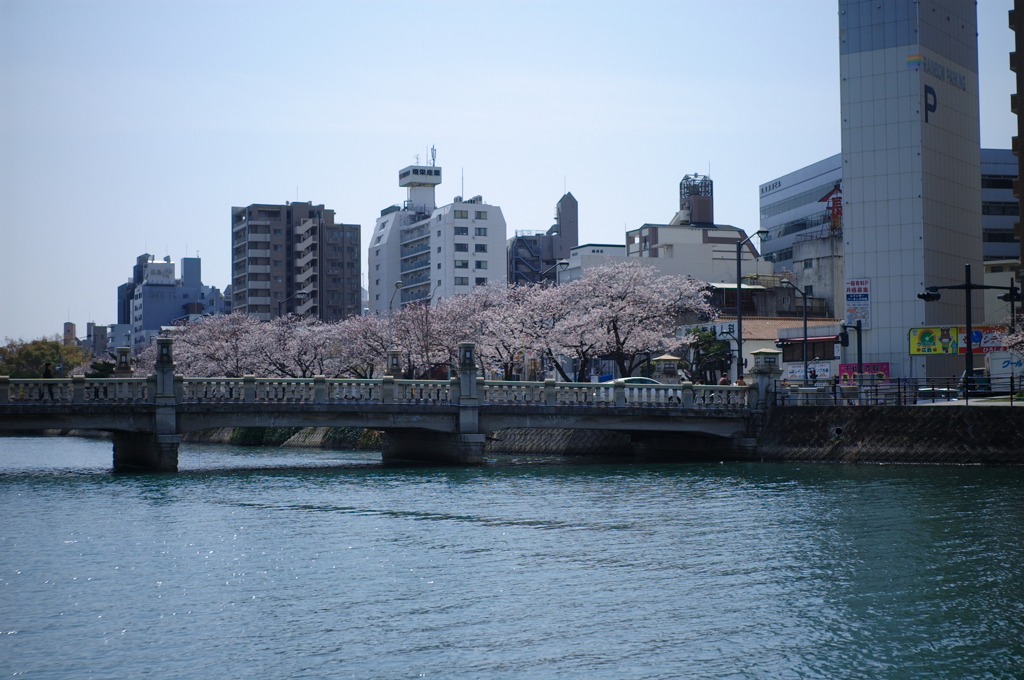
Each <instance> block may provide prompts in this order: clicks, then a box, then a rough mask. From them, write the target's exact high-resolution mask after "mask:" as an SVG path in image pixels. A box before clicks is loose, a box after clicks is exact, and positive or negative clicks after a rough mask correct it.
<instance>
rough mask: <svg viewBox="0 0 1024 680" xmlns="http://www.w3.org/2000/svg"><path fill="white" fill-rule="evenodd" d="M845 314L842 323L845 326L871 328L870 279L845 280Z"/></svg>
mask: <svg viewBox="0 0 1024 680" xmlns="http://www.w3.org/2000/svg"><path fill="white" fill-rule="evenodd" d="M845 288H846V299H845V302H846V304H845V306H844V307H845V309H846V314H845V317H844V321H843V323H845V324H846V325H847V326H856V325H857V322H858V321H860V327H861V328H864V329H868V328H871V279H847V280H846V287H845Z"/></svg>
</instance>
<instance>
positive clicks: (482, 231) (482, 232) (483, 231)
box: [476, 227, 487, 236]
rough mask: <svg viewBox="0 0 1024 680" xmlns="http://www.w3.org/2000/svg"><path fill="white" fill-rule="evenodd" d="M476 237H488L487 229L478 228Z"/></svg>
mask: <svg viewBox="0 0 1024 680" xmlns="http://www.w3.org/2000/svg"><path fill="white" fill-rule="evenodd" d="M476 235H477V236H487V227H477V228H476Z"/></svg>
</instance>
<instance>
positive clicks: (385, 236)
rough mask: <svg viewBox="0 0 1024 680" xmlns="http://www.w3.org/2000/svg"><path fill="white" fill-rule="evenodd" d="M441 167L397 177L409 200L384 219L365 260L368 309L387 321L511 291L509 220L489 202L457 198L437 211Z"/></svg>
mask: <svg viewBox="0 0 1024 680" xmlns="http://www.w3.org/2000/svg"><path fill="white" fill-rule="evenodd" d="M441 178H442V175H441V168H440V167H438V166H436V165H410V166H408V167H406V168H402V169H401V170H399V171H398V186H400V187H406V189H407V191H408V194H407V199H406V201H405V203H404V204H403V205H402V206H398V205H393V206H391V207H389V208H385V209H384V210H382V211H381V214H380V217H379V218H378V219H377V223H376V224H375V225H374V228H373V236H371V237H370V243H369V244H368V254H367V258H366V263H367V274H368V281H369V286H368V288H369V298H370V299H369V309H370V311H371V312H374V313H387V312H388V310H390V309H397V308H398V307H399V306H401V305H404V304H411V303H414V302H419V301H433V300H439V299H441V298H443V297H450V296H452V295H459V294H464V293H468V292H469V291H471V290H472V289H473V287H474V286H485V285H487V284H489V283H498V282H500V283H505V281H506V277H507V268H506V254H505V217H504V216H503V215H502V213H501V208H499V207H498V206H496V205H489V204H487V203H485V202H484V199H483V197H482V196H474V197H472V198H470V199H466V200H464V199H463V198H462V196H456V197H455V199H454V200H453V201H452V202H451V203H449V204H448V205H443V206H440V207H439V206H437V204H436V201H435V198H434V191H435V187H437V185H438V184H440V183H441Z"/></svg>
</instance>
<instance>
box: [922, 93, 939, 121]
mask: <svg viewBox="0 0 1024 680" xmlns="http://www.w3.org/2000/svg"><path fill="white" fill-rule="evenodd" d="M937 106H938V99H937V98H936V97H935V88H933V87H932V86H931V85H925V86H924V122H926V123H927V122H928V114H929V113H935V109H936V107H937Z"/></svg>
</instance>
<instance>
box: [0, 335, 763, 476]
mask: <svg viewBox="0 0 1024 680" xmlns="http://www.w3.org/2000/svg"><path fill="white" fill-rule="evenodd" d="M157 342H158V343H159V347H158V356H159V359H158V361H157V364H156V372H155V374H154V375H150V376H149V377H147V378H100V379H89V378H85V377H83V376H74V377H72V378H71V379H62V380H12V379H9V378H7V377H4V376H0V431H3V430H7V431H17V430H42V429H92V430H106V431H109V432H111V433H112V434H113V441H114V467H115V469H148V470H158V471H176V470H177V465H178V445H179V444H180V442H181V436H182V435H183V434H186V433H188V432H195V431H198V430H206V429H210V428H216V427H316V426H332V427H364V428H370V429H375V430H381V431H382V432H383V433H384V436H383V441H384V446H383V457H384V459H385V460H391V461H408V462H433V463H449V464H463V465H472V464H479V463H482V462H483V447H484V443H485V439H486V435H487V433H489V432H494V431H497V430H502V429H506V428H538V429H550V428H557V429H590V430H607V431H612V432H622V433H627V434H629V437H630V441H631V448H632V451H631V452H629V453H631V454H632V455H633V456H636V457H637V458H640V459H647V460H649V459H669V460H686V459H688V458H692V457H694V456H700V455H702V454H703V455H707V454H710V453H712V452H717V453H726V452H728V453H732V454H736V453H751V452H752V451H753V448H754V444H755V440H754V436H755V432H756V427H757V426H758V425H759V424H760V421H761V419H762V417H763V414H764V408H765V405H766V400H767V393H766V390H767V380H762V381H759V382H760V383H764V384H759V385H752V386H749V387H747V386H704V385H692V384H690V383H683V384H682V385H637V386H633V385H628V386H627V385H623V384H614V385H609V384H593V383H561V382H556V381H554V380H546V381H544V382H504V381H488V380H484V379H483V378H479V377H477V375H476V374H477V370H476V360H475V348H474V346H473V345H472V344H471V343H462V344H461V345H460V346H459V348H460V349H459V351H460V358H461V361H460V367H459V377H457V378H452V379H451V380H400V379H395V378H393V377H384V378H381V379H373V380H356V379H328V378H325V377H323V376H316V377H313V378H307V379H293V378H287V379H283V378H257V377H254V376H245V377H244V378H185V377H183V376H181V375H178V374H175V372H174V369H175V364H174V362H173V358H172V342H171V340H170V339H163V338H161V339H158V340H157Z"/></svg>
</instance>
